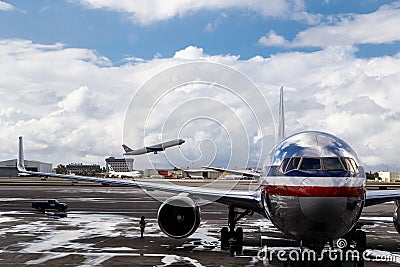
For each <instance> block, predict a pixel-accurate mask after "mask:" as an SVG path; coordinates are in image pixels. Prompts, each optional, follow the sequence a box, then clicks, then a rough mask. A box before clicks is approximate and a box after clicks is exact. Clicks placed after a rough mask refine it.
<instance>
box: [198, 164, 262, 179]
mask: <svg viewBox="0 0 400 267" xmlns="http://www.w3.org/2000/svg"><path fill="white" fill-rule="evenodd" d="M203 168H206V169H210V170H214V171H220V172H227V173H232V174H236V175H242V176H246V177H251V178H260V177H261V173H258V172H244V171H237V170H230V169H222V168H216V167H203Z"/></svg>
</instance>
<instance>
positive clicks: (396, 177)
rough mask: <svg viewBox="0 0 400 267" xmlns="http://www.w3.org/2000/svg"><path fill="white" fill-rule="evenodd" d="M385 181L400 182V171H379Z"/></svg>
mask: <svg viewBox="0 0 400 267" xmlns="http://www.w3.org/2000/svg"><path fill="white" fill-rule="evenodd" d="M378 175H379V177H380V178H382V181H383V182H387V183H389V182H400V172H378Z"/></svg>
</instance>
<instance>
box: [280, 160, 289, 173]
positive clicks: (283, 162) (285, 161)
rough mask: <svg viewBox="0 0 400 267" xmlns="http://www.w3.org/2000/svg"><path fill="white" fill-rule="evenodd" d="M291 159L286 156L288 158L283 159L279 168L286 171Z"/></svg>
mask: <svg viewBox="0 0 400 267" xmlns="http://www.w3.org/2000/svg"><path fill="white" fill-rule="evenodd" d="M289 160H290V158H286V159H284V160H283V161H282V164H281V167H280V168H279V171H280V172H281V173H284V172H285V170H286V167H287V165H288V163H289Z"/></svg>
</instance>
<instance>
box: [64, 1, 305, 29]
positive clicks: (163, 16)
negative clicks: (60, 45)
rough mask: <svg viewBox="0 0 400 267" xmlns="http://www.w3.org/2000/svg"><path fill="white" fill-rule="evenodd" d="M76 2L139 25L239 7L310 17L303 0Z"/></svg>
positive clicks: (272, 13)
mask: <svg viewBox="0 0 400 267" xmlns="http://www.w3.org/2000/svg"><path fill="white" fill-rule="evenodd" d="M70 1H72V2H76V1H79V2H80V3H82V4H84V5H85V6H86V7H88V8H94V9H95V8H103V9H108V10H113V11H117V12H124V13H128V14H130V16H131V18H132V20H134V21H135V22H139V23H141V24H150V23H153V22H156V21H160V20H168V19H170V18H173V17H176V16H184V15H186V14H188V13H190V12H196V11H199V10H224V9H228V8H239V9H242V10H245V11H251V12H256V13H259V14H261V15H262V16H267V17H285V18H295V19H301V20H303V19H306V20H310V15H308V14H307V13H306V12H305V11H304V3H303V0H295V1H288V0H267V1H264V0H249V1H241V0H231V1H224V0H213V1H208V0H185V1H163V0H136V1H129V0H125V1H112V0H70Z"/></svg>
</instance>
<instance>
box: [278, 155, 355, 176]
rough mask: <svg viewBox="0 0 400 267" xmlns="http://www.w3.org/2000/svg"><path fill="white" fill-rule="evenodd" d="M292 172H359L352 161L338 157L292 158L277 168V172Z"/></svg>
mask: <svg viewBox="0 0 400 267" xmlns="http://www.w3.org/2000/svg"><path fill="white" fill-rule="evenodd" d="M292 170H327V171H335V170H346V171H350V172H352V173H355V174H357V173H358V172H359V169H358V166H357V163H356V162H355V160H354V159H352V158H339V157H326V158H317V157H292V158H286V159H284V160H283V161H282V163H281V166H280V167H279V171H280V172H281V173H287V172H289V171H292Z"/></svg>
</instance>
